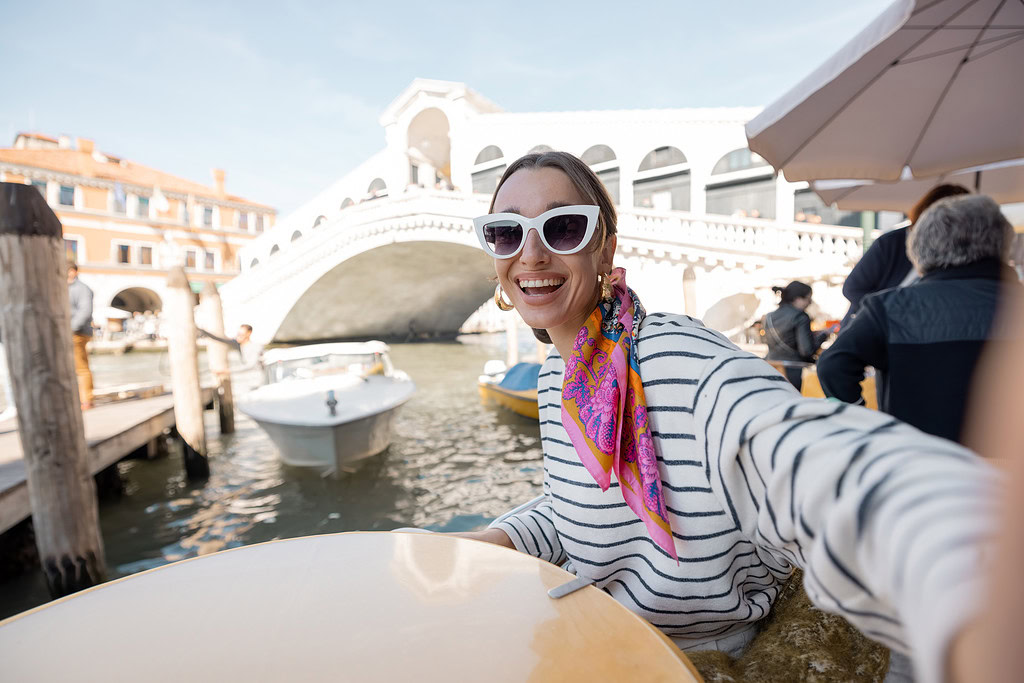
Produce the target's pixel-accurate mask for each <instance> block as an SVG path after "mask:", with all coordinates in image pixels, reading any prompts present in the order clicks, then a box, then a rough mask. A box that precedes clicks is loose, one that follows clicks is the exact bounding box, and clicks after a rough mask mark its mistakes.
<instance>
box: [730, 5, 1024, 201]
mask: <svg viewBox="0 0 1024 683" xmlns="http://www.w3.org/2000/svg"><path fill="white" fill-rule="evenodd" d="M1022 72H1024V3H1022V2H1021V1H1020V0H897V2H895V3H894V4H893V5H891V6H890V7H889V8H888V9H887V10H886V11H885V12H884V13H883V14H882V15H881V16H879V17H878V18H877V19H876V20H875V21H874V22H873V23H872V24H871V25H869V26H868V27H867V28H865V29H864V30H863V31H862V32H861V33H860V34H858V35H857V36H856V37H855V38H854V39H853V40H851V41H850V42H849V43H847V44H846V45H845V46H844V47H843V48H842V49H841V50H840V51H839V52H837V53H836V54H835V55H833V56H832V57H831V58H830V59H829V60H828V61H827V62H825V63H824V64H823V65H822V66H821V67H819V68H818V69H817V70H816V71H814V72H813V73H812V74H810V75H809V76H808V77H807V78H805V79H804V80H803V81H802V82H801V83H799V84H798V85H797V86H796V87H794V88H793V89H792V90H790V91H789V92H788V93H786V94H785V95H783V96H782V97H781V98H780V99H779V100H777V101H776V102H774V103H772V104H771V105H769V106H768V107H766V108H765V110H764V111H763V112H762V113H761V114H760V115H758V116H757V117H756V118H754V119H753V120H752V121H750V123H748V124H747V137H748V138H749V143H750V149H751V150H753V151H755V152H757V153H758V154H760V155H761V156H762V157H764V158H765V159H767V160H768V162H769V163H771V165H772V166H774V167H775V168H776V169H779V170H782V171H784V172H785V176H786V179H787V180H791V181H795V180H818V179H823V178H862V179H863V178H868V179H875V180H898V179H899V178H900V176H901V173H902V172H903V169H904V167H907V166H909V167H910V169H911V172H912V174H913V176H914V177H915V178H928V177H933V176H939V175H943V174H946V173H949V172H951V171H956V170H959V169H965V168H968V167H971V166H976V165H979V164H987V163H993V162H996V161H1005V160H1010V159H1019V158H1024V123H1022V119H1021V117H1022V113H1024V88H1022V87H1020V84H1021V73H1022Z"/></svg>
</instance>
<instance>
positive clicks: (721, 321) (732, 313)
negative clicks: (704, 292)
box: [701, 293, 761, 336]
mask: <svg viewBox="0 0 1024 683" xmlns="http://www.w3.org/2000/svg"><path fill="white" fill-rule="evenodd" d="M760 304H761V300H760V299H758V298H757V295H755V294H746V293H740V294H733V295H731V296H727V297H725V298H724V299H719V300H718V301H716V302H715V303H714V304H712V306H711V308H709V309H708V310H707V312H706V313H704V315H703V316H702V318H701V320H702V321H703V323H704V324H705V325H706V326H708V327H710V328H711V329H713V330H718V331H719V332H724V333H725V335H726V336H729V335H731V334H733V333H734V332H737V331H738V330H740V329H742V328H743V327H745V326H746V325H747V324H748V323H749V322H750V321H751V320H752V319H753V318H754V315H755V314H756V313H757V307H758V306H759V305H760Z"/></svg>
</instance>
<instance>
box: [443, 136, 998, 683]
mask: <svg viewBox="0 0 1024 683" xmlns="http://www.w3.org/2000/svg"><path fill="white" fill-rule="evenodd" d="M490 211H491V213H490V214H489V215H487V216H483V217H480V218H477V219H476V220H475V221H474V226H475V228H476V231H477V236H478V238H479V240H480V243H481V246H482V247H483V248H484V250H485V251H486V252H487V253H488V254H489V255H490V256H491V257H492V258H493V259H494V265H495V272H496V274H497V280H498V286H497V288H496V291H495V302H496V303H497V304H498V305H499V307H501V308H502V309H505V310H511V309H513V308H514V309H515V310H516V311H517V312H518V313H519V314H520V315H521V316H522V318H523V319H524V320H525V321H526V322H527V324H529V325H530V326H531V327H533V328H535V330H536V331H537V332H536V333H537V334H538V336H542V337H544V338H545V339H548V338H549V339H550V340H551V341H552V342H553V344H554V351H553V352H552V353H551V354H550V355H549V356H548V358H547V360H546V361H545V363H544V365H543V367H542V369H541V372H540V375H539V377H540V382H539V387H538V402H539V404H540V406H539V407H540V430H541V443H542V448H543V451H544V479H543V494H544V495H543V497H542V498H541V499H540V501H539V503H538V504H537V505H536V506H535V507H532V508H530V509H527V510H525V511H520V512H517V513H515V514H512V515H510V516H506V517H505V518H503V519H501V520H500V521H498V522H496V523H495V524H494V525H492V527H491V528H489V529H486V530H484V531H478V532H470V533H464V534H461V535H463V536H468V537H471V538H476V539H479V540H484V541H489V542H492V543H497V544H499V545H503V546H506V547H510V548H516V549H517V550H519V551H521V552H526V553H529V554H531V555H534V556H537V557H540V558H542V559H545V560H548V561H550V562H553V563H556V564H560V565H564V566H565V567H566V568H567V569H569V570H570V571H572V572H574V573H575V574H577V576H578V577H579V580H580V583H584V584H585V583H593V584H595V585H596V586H598V587H599V588H601V589H603V590H605V591H606V592H607V593H609V594H610V595H611V596H612V597H613V598H615V599H616V600H618V601H619V602H620V603H622V604H623V605H624V606H626V607H627V608H629V609H630V610H632V611H634V612H635V613H637V614H639V615H640V616H642V617H644V618H646V619H647V620H648V621H650V622H651V623H652V624H653V625H655V626H656V627H658V628H660V629H661V630H662V631H663V632H664V633H665V634H666V635H667V636H669V637H670V638H672V639H673V640H674V642H675V643H676V644H677V645H678V646H679V647H681V648H683V649H684V650H687V651H688V652H694V651H700V650H717V651H719V652H724V653H725V654H727V655H729V656H732V657H739V656H742V655H743V654H744V653H745V652H746V651H747V650H748V649H749V650H750V651H751V652H755V651H756V652H761V653H765V652H768V653H769V654H767V655H766V656H765V657H766V658H765V659H764V661H759V662H758V666H762V667H768V666H782V667H783V669H782V670H781V671H779V672H777V675H776V676H774V677H773V676H771V675H765V676H763V679H764V680H801V679H803V678H805V677H812V676H813V677H815V680H853V679H854V678H856V679H858V680H864V679H875V680H880V679H881V678H882V677H883V676H887V680H891V681H896V680H910V679H909V678H908V677H909V676H911V673H910V670H909V669H910V665H909V662H908V660H907V659H906V658H905V657H901V656H899V654H898V653H909V654H912V656H913V660H914V668H915V669H916V673H917V675H918V677H919V678H920V679H921V680H924V681H938V680H943V672H944V671H945V670H946V667H947V664H948V661H947V654H948V652H949V647H950V643H951V642H952V641H953V640H954V639H955V638H956V637H957V635H958V634H959V633H961V632H962V631H963V630H964V629H965V627H966V626H967V624H968V623H969V622H970V621H971V619H972V618H974V616H975V615H976V614H977V611H978V608H979V604H978V602H979V600H978V596H979V595H980V594H981V590H982V587H981V582H982V580H983V578H982V577H983V572H982V571H981V557H982V556H983V554H984V550H985V549H986V547H985V543H986V541H987V539H988V538H989V536H990V533H991V531H992V529H993V528H994V527H995V514H994V510H993V506H992V505H991V501H992V500H993V499H994V498H995V497H996V493H997V492H998V490H999V483H1000V479H999V475H998V474H997V473H996V471H995V469H994V468H993V467H992V466H991V465H990V464H988V463H986V462H985V461H983V460H982V459H981V458H978V457H977V456H976V455H975V454H973V453H971V452H970V451H968V450H967V449H965V448H963V447H961V446H959V445H957V444H954V443H951V442H949V441H946V440H943V439H939V438H937V437H933V436H929V435H926V434H923V433H922V432H920V431H918V430H916V429H914V428H913V427H910V426H908V425H905V424H903V423H901V422H899V421H898V420H895V419H893V418H891V417H890V416H888V415H885V414H882V413H878V412H875V411H870V410H867V409H865V408H861V407H857V406H851V405H848V404H843V403H835V402H829V401H823V400H820V399H812V398H804V397H802V396H800V394H799V393H798V392H797V391H796V390H795V389H794V388H793V387H792V386H791V385H790V384H789V382H787V381H786V380H785V378H784V377H783V376H782V375H780V374H779V373H778V372H776V371H775V370H774V369H772V367H771V366H769V365H768V364H767V363H766V362H765V361H764V360H762V359H760V358H758V357H756V356H754V355H752V354H750V353H746V352H744V351H741V350H740V349H738V348H737V347H736V346H735V345H733V344H732V343H731V342H730V341H729V340H728V339H726V338H725V337H724V336H722V335H721V334H719V333H718V332H715V331H713V330H710V329H707V328H705V327H704V326H703V325H702V324H701V323H700V322H699V321H697V320H694V319H693V318H690V317H688V316H685V315H676V314H670V313H651V314H647V313H646V312H645V310H644V308H643V305H642V304H641V302H640V299H639V297H638V295H637V293H636V292H634V291H633V290H632V289H630V288H629V287H628V285H627V282H626V272H625V270H623V269H622V268H619V267H616V265H615V249H616V241H617V238H616V212H615V208H614V205H613V203H612V201H611V199H610V198H609V196H608V193H607V191H606V190H605V188H604V185H603V184H602V183H601V181H600V180H599V179H598V178H597V176H596V175H595V174H594V173H593V171H592V170H591V169H590V168H589V167H588V166H587V165H586V164H585V163H583V162H582V161H580V160H579V159H577V158H576V157H574V156H572V155H570V154H566V153H563V152H547V153H543V154H528V155H526V156H524V157H521V158H520V159H518V160H517V161H515V162H514V163H512V164H511V165H510V166H509V167H508V168H507V169H506V171H505V173H504V175H503V176H502V178H501V180H500V181H499V183H498V186H497V189H496V191H495V194H494V196H493V198H492V201H491V208H490ZM896 454H898V457H894V456H895V455H896ZM954 511H955V513H954ZM798 568H799V569H802V570H803V586H804V588H805V589H806V592H807V595H808V596H809V597H810V599H811V600H812V601H813V603H814V604H815V605H817V606H818V607H820V608H822V609H824V610H827V611H830V612H835V613H838V614H840V615H842V616H843V617H845V618H846V619H847V620H849V622H851V623H852V624H853V625H854V626H856V627H858V628H859V629H860V630H861V631H862V632H863V633H865V634H868V635H870V637H871V638H872V639H874V640H875V641H878V642H880V643H883V644H884V645H885V646H886V647H888V648H891V649H892V650H893V654H892V656H891V658H890V659H889V662H888V664H887V663H886V662H885V660H884V658H883V659H882V660H881V663H880V662H879V660H878V659H877V658H875V657H874V655H875V654H877V652H882V653H884V652H885V650H884V649H883V650H871V649H870V648H868V650H863V649H861V650H859V651H862V652H863V651H867V652H871V653H872V655H871V656H870V657H857V656H855V657H853V659H856V660H858V661H857V662H856V666H859V667H861V668H860V669H859V670H857V671H856V672H854V671H852V670H848V669H843V666H844V664H842V661H843V660H844V659H846V660H848V659H849V653H850V652H851V651H853V650H854V648H861V647H862V645H863V644H861V643H860V641H858V640H857V639H859V638H861V636H860V635H859V634H856V633H854V632H850V633H849V634H848V635H846V636H842V637H839V638H838V639H836V638H835V637H834V636H835V633H831V632H830V633H829V636H828V637H822V635H821V632H820V630H815V628H813V626H814V625H817V624H819V621H818V620H819V619H824V617H822V616H818V615H820V614H821V613H820V612H818V611H816V610H808V612H807V613H806V614H805V615H804V616H805V618H804V619H803V620H802V623H805V624H806V623H808V622H809V623H810V624H811V625H812V626H811V627H808V626H800V627H798V626H796V625H795V623H794V624H793V625H792V626H791V625H790V624H789V623H788V622H787V624H786V626H787V628H784V629H781V632H782V633H783V634H784V635H783V637H787V636H786V635H785V634H790V635H791V634H793V633H794V632H795V631H799V632H800V634H801V635H799V636H798V637H797V638H796V640H794V639H793V638H792V637H790V638H789V640H786V641H785V642H782V641H779V642H775V641H772V642H771V643H769V644H768V645H767V646H765V647H754V646H756V645H758V640H757V639H756V638H755V637H756V636H757V635H758V632H759V630H760V628H761V623H762V622H763V620H764V619H765V617H766V616H767V615H769V611H770V610H771V609H772V606H773V603H775V601H776V598H777V597H778V596H779V594H780V592H781V591H782V589H783V586H784V584H786V582H787V580H789V579H790V577H791V576H793V573H794V570H795V569H798ZM772 618H776V617H772ZM838 621H839V622H842V620H838ZM842 623H845V622H842ZM832 627H835V628H839V627H838V626H836V625H835V624H834V623H833V624H832V626H830V629H829V631H831V628H832ZM769 632H771V634H778V633H779V632H780V629H767V630H766V631H765V637H766V638H769V639H770V638H774V637H778V636H777V635H769ZM610 642H612V641H610ZM795 642H798V643H799V644H797V645H794V643H795ZM864 642H865V643H866V642H867V641H864ZM752 643H753V645H752ZM781 654H785V655H786V656H785V657H782V659H783V662H782V664H778V661H779V659H780V657H779V655H781ZM751 656H754V655H751ZM769 659H771V660H773V661H768V660H769ZM741 661H742V660H741ZM800 662H803V664H802V665H800ZM787 663H788V667H789V668H788V669H786V665H787ZM799 666H806V667H807V670H806V671H803V670H796V669H795V668H794V667H799ZM822 666H824V667H825V668H817V667H822ZM887 668H888V671H889V673H888V674H886V673H885V671H886V669H887ZM812 669H813V671H812ZM867 671H873V672H874V673H871V674H868V673H866V672H867ZM764 672H765V669H764V668H761V669H760V673H762V674H763V673H764ZM825 672H827V673H825ZM844 672H845V673H844ZM900 676H903V678H900Z"/></svg>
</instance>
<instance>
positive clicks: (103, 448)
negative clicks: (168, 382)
mask: <svg viewBox="0 0 1024 683" xmlns="http://www.w3.org/2000/svg"><path fill="white" fill-rule="evenodd" d="M202 392H203V395H202V399H203V405H204V406H205V405H209V404H210V403H212V402H213V400H214V398H215V390H214V389H213V388H212V387H205V388H203V390H202ZM82 417H83V418H84V421H85V441H86V444H87V446H88V449H89V467H90V470H91V472H92V473H93V474H96V473H98V472H100V471H101V470H104V469H106V468H107V467H109V466H110V465H112V464H114V463H116V462H117V461H119V460H121V459H123V458H124V457H125V456H127V455H129V454H131V453H132V452H134V451H135V450H137V449H139V448H141V447H143V446H145V445H146V444H148V443H150V442H152V441H153V440H154V439H156V438H157V437H159V436H160V435H161V434H163V432H164V430H165V429H168V428H170V427H173V426H174V399H173V397H172V396H171V394H164V395H161V396H155V397H151V398H140V399H137V400H128V401H117V402H114V403H108V404H106V405H98V406H97V407H95V408H93V409H92V410H88V411H86V412H85V413H83V414H82ZM31 514H32V508H31V506H30V505H29V499H28V485H27V483H26V480H25V463H24V461H23V459H22V451H21V440H20V439H19V437H18V422H17V420H7V421H5V422H0V533H3V532H5V531H7V530H8V529H10V528H11V527H13V526H14V525H15V524H17V523H19V522H20V521H22V520H23V519H25V518H27V517H29V516H30V515H31Z"/></svg>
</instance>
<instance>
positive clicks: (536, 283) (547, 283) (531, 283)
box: [519, 277, 565, 288]
mask: <svg viewBox="0 0 1024 683" xmlns="http://www.w3.org/2000/svg"><path fill="white" fill-rule="evenodd" d="M563 282H565V278H564V277H558V278H551V279H548V280H520V281H519V286H520V287H523V288H525V287H553V286H554V285H560V284H562V283H563Z"/></svg>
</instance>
